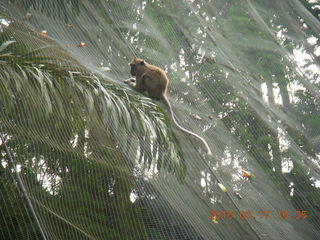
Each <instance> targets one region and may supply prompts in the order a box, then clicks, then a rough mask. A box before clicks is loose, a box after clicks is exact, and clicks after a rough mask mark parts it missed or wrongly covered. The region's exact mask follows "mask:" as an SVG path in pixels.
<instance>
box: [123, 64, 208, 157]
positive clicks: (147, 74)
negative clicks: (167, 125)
mask: <svg viewBox="0 0 320 240" xmlns="http://www.w3.org/2000/svg"><path fill="white" fill-rule="evenodd" d="M130 67H131V75H132V76H134V77H135V79H134V78H130V79H128V80H125V81H124V82H125V83H127V84H128V85H129V86H131V87H132V88H133V89H135V90H137V91H141V92H144V91H147V92H148V94H149V97H151V98H153V99H155V100H163V101H164V102H165V104H166V105H167V106H168V108H169V111H170V114H171V117H172V120H173V122H174V124H175V125H176V126H177V127H178V128H179V129H180V130H181V131H183V132H185V133H188V134H190V135H192V136H194V137H196V138H198V139H199V140H200V141H201V142H202V143H203V144H204V145H205V147H206V150H207V153H208V155H212V153H211V150H210V148H209V146H208V144H207V142H206V141H205V140H204V139H203V138H202V137H200V136H199V135H197V134H195V133H193V132H191V131H189V130H187V129H185V128H183V127H182V126H181V125H179V124H178V122H177V120H176V118H175V116H174V112H173V110H172V107H171V104H170V102H169V100H168V98H167V89H168V84H169V79H168V77H167V74H166V73H165V72H164V71H163V70H162V69H161V68H159V67H156V66H153V65H151V64H148V63H147V62H146V61H144V60H142V59H139V58H134V59H133V60H132V61H131V63H130Z"/></svg>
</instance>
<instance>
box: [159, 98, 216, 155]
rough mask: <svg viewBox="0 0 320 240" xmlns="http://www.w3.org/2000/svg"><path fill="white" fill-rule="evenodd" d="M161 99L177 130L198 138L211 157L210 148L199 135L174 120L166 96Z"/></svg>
mask: <svg viewBox="0 0 320 240" xmlns="http://www.w3.org/2000/svg"><path fill="white" fill-rule="evenodd" d="M162 99H163V101H164V102H165V104H166V105H167V106H168V108H169V111H170V114H171V118H172V120H173V123H174V124H175V125H176V126H177V128H179V129H180V130H181V131H182V132H185V133H188V134H190V135H192V136H194V137H196V138H198V139H199V140H200V141H201V142H202V143H203V144H204V146H205V147H206V149H207V154H208V155H210V156H211V155H212V153H211V150H210V148H209V146H208V144H207V142H206V140H204V139H203V138H202V137H200V136H199V135H197V134H195V133H194V132H191V131H189V130H187V129H185V128H184V127H182V126H181V125H180V124H179V123H178V122H177V120H176V118H175V116H174V112H173V110H172V107H171V103H170V101H169V99H168V98H167V96H166V95H164V96H163V97H162Z"/></svg>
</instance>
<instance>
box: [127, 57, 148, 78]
mask: <svg viewBox="0 0 320 240" xmlns="http://www.w3.org/2000/svg"><path fill="white" fill-rule="evenodd" d="M145 64H146V62H145V61H144V60H143V59H140V58H134V59H132V61H131V63H130V67H131V70H130V73H131V75H132V76H136V75H137V71H138V70H139V69H140V68H141V67H143V66H145Z"/></svg>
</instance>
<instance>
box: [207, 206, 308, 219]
mask: <svg viewBox="0 0 320 240" xmlns="http://www.w3.org/2000/svg"><path fill="white" fill-rule="evenodd" d="M209 214H210V215H209V218H210V219H212V220H214V221H216V220H219V219H228V220H232V219H246V220H248V219H288V220H289V219H301V220H303V219H307V218H308V214H309V213H308V211H305V210H297V211H287V210H280V209H279V210H272V211H271V210H258V211H251V210H238V211H233V210H227V211H219V210H211V211H210V212H209Z"/></svg>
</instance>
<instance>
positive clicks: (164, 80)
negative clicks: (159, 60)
mask: <svg viewBox="0 0 320 240" xmlns="http://www.w3.org/2000/svg"><path fill="white" fill-rule="evenodd" d="M145 67H146V69H147V73H148V74H147V75H148V76H150V78H151V84H150V85H149V89H148V92H149V95H150V96H151V97H152V98H155V99H161V98H162V97H163V95H166V93H167V88H168V84H169V79H168V77H167V74H166V73H165V71H164V70H163V69H161V68H159V67H157V66H154V65H151V64H148V63H146V65H145Z"/></svg>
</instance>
